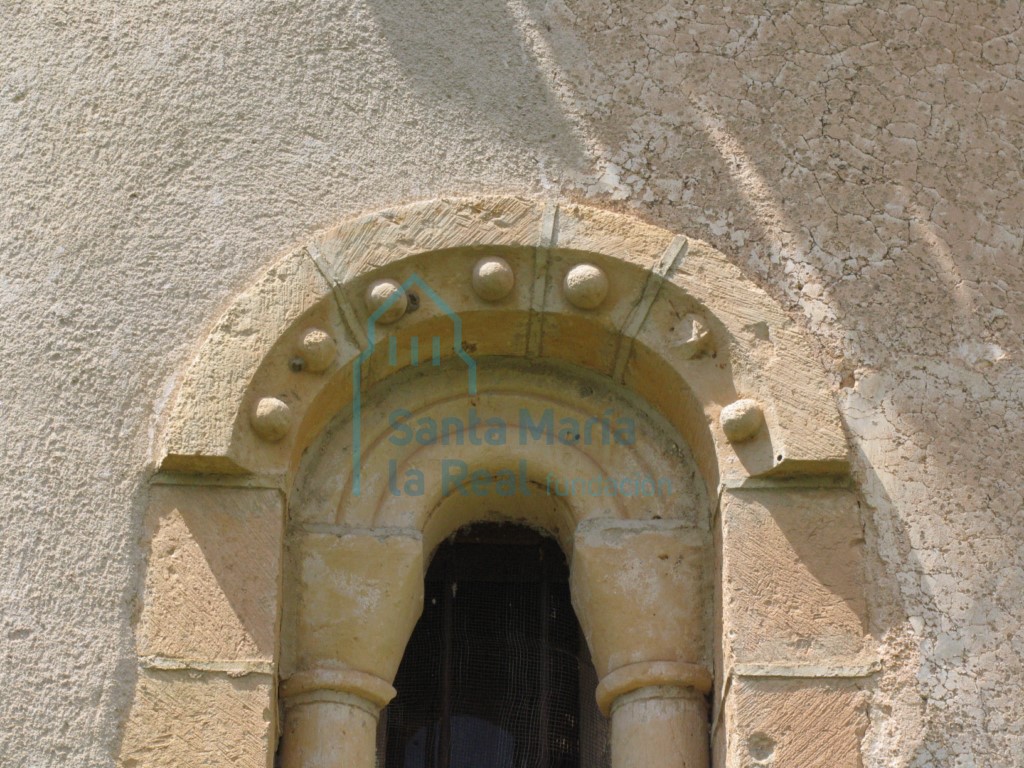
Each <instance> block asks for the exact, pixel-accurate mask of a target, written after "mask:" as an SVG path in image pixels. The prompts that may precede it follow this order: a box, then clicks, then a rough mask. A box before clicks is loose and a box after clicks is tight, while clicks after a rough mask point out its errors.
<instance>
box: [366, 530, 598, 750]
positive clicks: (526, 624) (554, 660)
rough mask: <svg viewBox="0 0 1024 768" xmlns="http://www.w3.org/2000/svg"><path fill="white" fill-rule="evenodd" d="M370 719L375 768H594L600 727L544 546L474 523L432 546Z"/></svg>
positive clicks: (553, 554)
mask: <svg viewBox="0 0 1024 768" xmlns="http://www.w3.org/2000/svg"><path fill="white" fill-rule="evenodd" d="M425 587H426V588H425V599H424V607H423V615H422V617H421V618H420V620H419V623H418V624H417V626H416V629H415V631H414V632H413V635H412V638H411V639H410V641H409V645H408V646H407V649H406V652H405V656H404V658H403V660H402V664H401V667H400V668H399V671H398V676H397V678H396V679H395V688H396V689H397V691H398V695H397V697H396V698H395V699H394V701H392V703H391V704H390V705H388V707H387V709H386V710H385V711H384V712H383V713H382V716H381V719H380V730H379V733H378V764H379V765H381V766H383V768H478V766H492V767H493V768H579V766H587V767H588V768H600V766H604V765H608V763H609V755H608V748H607V744H608V739H607V721H606V720H605V718H604V717H603V716H602V715H601V714H600V712H599V711H598V709H597V705H596V702H595V697H594V692H595V688H596V686H597V675H596V673H595V671H594V666H593V664H592V663H591V661H590V654H589V652H588V651H587V645H586V642H585V640H584V639H583V636H582V633H581V632H580V626H579V622H578V621H577V620H576V615H575V613H574V612H573V609H572V604H571V603H570V598H569V569H568V566H567V565H566V562H565V556H564V555H563V554H562V551H561V549H560V548H559V546H558V544H557V543H556V542H555V541H554V539H551V538H548V537H546V536H543V535H541V534H540V533H537V532H535V531H534V530H532V529H530V528H526V527H523V526H514V525H501V524H477V525H474V526H471V527H468V528H463V529H462V530H460V531H459V532H458V533H456V534H455V535H454V536H453V537H451V538H450V539H449V540H448V541H447V542H445V543H444V544H443V545H441V547H439V548H438V550H437V553H436V555H435V556H434V558H433V561H432V562H431V565H430V569H429V571H428V572H427V576H426V585H425Z"/></svg>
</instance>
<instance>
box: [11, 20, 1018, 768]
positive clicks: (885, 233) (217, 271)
mask: <svg viewBox="0 0 1024 768" xmlns="http://www.w3.org/2000/svg"><path fill="white" fill-rule="evenodd" d="M89 5H90V7H89V8H88V9H85V8H84V7H77V6H76V5H75V4H70V3H68V4H65V5H58V4H54V3H49V2H32V3H29V2H13V1H12V0H6V1H5V2H2V3H0V31H2V35H3V37H2V39H3V41H4V42H3V44H2V45H0V136H2V141H0V167H2V168H3V171H2V173H0V199H2V203H0V215H2V219H0V254H2V265H0V321H2V328H3V331H2V334H0V359H2V360H3V362H4V367H3V372H2V374H0V375H2V380H3V388H2V390H0V408H2V411H0V412H2V414H3V416H2V424H3V440H2V441H0V489H2V499H3V502H2V504H3V527H2V533H0V542H2V547H3V553H2V556H0V652H2V657H0V690H3V691H4V695H3V697H2V699H0V754H3V755H4V757H3V762H4V764H5V765H12V766H51V765H53V766H58V765H60V766H63V765H90V766H92V765H96V766H103V765H111V764H112V763H113V761H114V755H115V754H116V752H117V750H118V748H119V745H120V742H121V739H122V737H123V722H124V718H125V714H126V711H127V707H128V705H129V703H130V701H129V700H130V696H131V691H132V689H133V686H134V683H135V674H136V673H135V667H134V658H133V656H134V642H135V640H134V624H135V621H136V619H137V614H138V610H139V608H138V599H137V596H138V594H139V589H140V584H141V583H142V580H143V578H144V574H143V569H142V564H143V563H142V549H141V546H140V541H141V539H142V513H143V508H144V504H145V481H146V479H147V477H148V473H149V472H150V471H151V469H152V464H151V460H152V457H151V453H152V450H151V448H152V444H153V440H154V431H155V429H156V428H157V427H158V425H159V418H160V414H161V411H162V409H163V408H164V407H165V405H166V399H167V396H168V393H169V391H170V389H171V388H172V387H173V385H174V382H175V377H176V375H178V373H179V372H180V371H181V370H182V368H183V366H184V364H185V363H186V361H187V360H188V358H189V356H190V355H191V354H192V353H193V352H194V350H195V347H196V344H197V342H198V341H199V340H200V339H201V338H202V336H203V334H204V330H205V329H207V328H208V327H209V326H210V324H211V323H212V321H213V320H214V319H215V318H216V316H217V314H218V312H219V311H220V309H221V308H222V307H223V306H224V305H225V304H226V302H228V301H229V300H230V298H231V297H232V296H233V295H234V294H235V293H236V292H238V291H239V290H240V289H241V288H242V287H243V286H245V285H246V284H247V283H248V282H249V281H250V280H251V279H252V278H253V277H254V276H255V275H256V274H257V273H258V271H260V270H261V269H262V268H264V267H265V266H266V265H268V264H269V263H271V261H272V260H273V259H275V258H276V257H277V256H279V255H280V254H281V253H282V252H283V251H284V249H285V248H286V247H287V246H289V245H290V244H293V243H294V242H296V241H297V240H299V239H300V238H302V237H304V236H306V235H307V234H309V233H310V232H312V231H314V230H316V229H319V228H322V227H324V226H327V225H329V224H331V223H333V222H335V221H337V220H338V219H340V218H342V217H343V216H346V215H349V214H353V213H356V212H359V211H364V210H373V209H376V208H381V207H386V206H390V205H393V204H395V203H399V202H404V201H408V200H412V199H417V198H423V197H430V196H439V195H453V194H459V195H466V194H479V193H484V192H511V193H516V194H536V195H546V194H555V193H558V194H564V195H568V196H578V197H585V198H588V199H590V200H592V201H595V202H598V203H601V202H606V203H610V204H614V205H616V206H619V207H621V208H622V209H624V210H628V211H632V212H635V213H636V214H637V215H640V216H643V217H646V218H649V219H650V220H652V221H654V222H656V223H657V224H660V225H662V226H665V227H668V228H670V229H673V230H677V231H682V232H686V233H688V234H692V235H694V236H697V237H701V238H704V239H707V240H709V241H710V242H711V243H712V244H713V245H715V246H716V247H718V248H720V249H721V250H722V251H723V252H725V253H726V254H728V255H729V256H730V258H732V259H734V260H735V261H736V263H737V264H739V265H740V266H741V267H742V268H744V269H745V270H746V271H747V272H748V274H750V275H751V276H752V277H753V278H754V279H755V280H756V281H757V282H759V283H760V284H761V285H763V286H765V288H766V289H767V290H768V291H769V292H770V293H772V294H773V295H774V296H775V297H776V298H778V299H779V300H780V301H782V302H783V303H784V305H785V306H786V307H787V308H788V309H789V310H791V311H792V313H793V315H794V317H795V318H797V319H798V320H799V321H800V322H801V323H802V324H804V325H805V327H807V328H808V329H809V330H810V331H811V332H812V333H813V334H814V338H815V339H816V343H817V345H818V350H819V353H820V356H821V359H822V362H823V364H824V365H825V366H826V367H827V368H828V369H829V370H830V372H831V374H832V376H833V381H834V384H835V387H836V399H837V403H838V404H839V407H840V409H841V411H842V414H843V416H844V418H845V420H846V425H847V427H848V430H849V432H850V435H851V438H852V444H853V447H854V451H855V455H856V466H857V469H856V471H857V475H858V479H859V480H860V481H861V483H862V484H863V485H864V488H865V495H866V502H867V503H866V505H865V508H864V510H863V514H864V522H865V530H866V538H867V548H868V551H869V552H870V553H872V557H873V565H872V569H871V575H870V583H869V585H868V588H867V592H868V593H869V595H870V596H871V597H870V600H871V601H872V603H871V606H870V609H871V615H872V622H873V624H872V629H873V631H874V633H875V634H876V636H877V637H878V638H879V639H880V640H881V642H882V651H883V656H884V657H885V659H886V663H885V665H884V672H883V674H882V675H881V677H880V678H879V682H878V685H877V687H876V689H875V690H873V691H872V692H871V694H870V702H869V705H868V719H869V727H868V731H867V735H866V743H865V750H866V762H867V764H868V765H869V766H963V767H967V766H1010V765H1016V764H1019V763H1018V760H1019V756H1020V755H1021V754H1024V718H1022V717H1021V714H1020V713H1021V711H1022V709H1024V696H1022V694H1021V682H1022V680H1024V634H1022V633H1020V632H1019V627H1020V626H1021V625H1022V624H1024V599H1022V598H1021V595H1022V592H1024V546H1022V543H1024V509H1022V494H1024V487H1022V481H1021V473H1020V466H1021V465H1022V463H1024V443H1022V441H1021V440H1020V437H1019V436H1020V435H1021V434H1024V424H1022V417H1021V415H1020V414H1021V412H1022V410H1024V370H1022V368H1021V363H1020V361H1021V354H1022V352H1024V349H1022V343H1021V335H1022V331H1024V312H1022V308H1024V274H1022V264H1024V261H1022V259H1021V248H1022V243H1024V216H1022V213H1024V187H1022V185H1021V178H1022V167H1021V166H1022V154H1021V150H1022V146H1021V145H1022V143H1024V125H1022V118H1024V82H1022V76H1024V70H1022V61H1021V57H1020V48H1021V45H1022V44H1024V43H1022V40H1021V33H1020V28H1021V22H1022V11H1021V7H1020V4H1019V3H1015V2H1001V3H996V2H983V3H974V2H960V3H938V2H916V3H913V4H909V3H908V4H902V5H900V4H896V3H886V2H864V3H854V2H850V3H819V2H817V0H814V2H810V1H803V2H797V3H773V2H760V3H755V2H745V1H742V0H741V1H740V2H736V3H733V4H730V5H728V7H726V6H724V5H722V4H719V3H698V4H689V3H683V2H665V1H664V0H657V1H655V2H648V1H647V0H635V1H634V2H630V3H614V2H603V1H598V0H568V1H567V2H544V1H542V0H507V1H506V2H495V3H482V2H479V0H463V1H457V0H445V2H440V3H428V2H426V0H417V1H415V2H413V1H412V0H410V2H403V3H395V2H392V0H358V1H357V2H352V3H346V4H329V3H312V2H310V3H284V2H274V3H256V2H251V3H246V2H241V1H240V0H235V1H234V2H231V1H228V2H219V3H209V4H205V7H200V6H199V4H193V3H185V2H166V3H139V4H135V5H134V6H132V7H126V6H122V5H121V4H114V3H109V2H97V3H91V4H89Z"/></svg>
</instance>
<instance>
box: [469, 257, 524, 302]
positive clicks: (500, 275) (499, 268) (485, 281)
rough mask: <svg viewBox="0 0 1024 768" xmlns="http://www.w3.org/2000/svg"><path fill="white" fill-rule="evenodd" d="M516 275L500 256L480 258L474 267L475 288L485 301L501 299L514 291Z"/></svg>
mask: <svg viewBox="0 0 1024 768" xmlns="http://www.w3.org/2000/svg"><path fill="white" fill-rule="evenodd" d="M515 284H516V276H515V274H513V272H512V267H510V266H509V263H508V262H507V261H505V260H504V259H503V258H501V257H500V256H488V257H487V258H485V259H480V261H478V262H477V263H476V266H475V267H473V290H474V291H476V295H477V296H479V297H480V298H481V299H483V300H484V301H500V300H501V299H504V298H505V297H506V296H508V295H509V294H510V293H511V292H512V288H513V287H514V286H515Z"/></svg>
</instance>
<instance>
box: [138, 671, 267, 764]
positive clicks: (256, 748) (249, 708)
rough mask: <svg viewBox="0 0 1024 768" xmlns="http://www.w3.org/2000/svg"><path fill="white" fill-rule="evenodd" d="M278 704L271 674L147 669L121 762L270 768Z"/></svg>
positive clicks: (139, 688) (143, 676)
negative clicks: (232, 674)
mask: <svg viewBox="0 0 1024 768" xmlns="http://www.w3.org/2000/svg"><path fill="white" fill-rule="evenodd" d="M276 711H277V705H276V702H275V701H274V686H273V680H272V678H271V677H270V676H269V675H260V674H251V675H244V676H241V677H232V676H229V675H227V674H224V673H222V672H195V671H151V670H143V671H141V672H140V674H139V678H138V680H137V682H136V686H135V699H134V702H133V703H132V710H131V715H130V717H129V720H128V725H127V728H126V731H125V735H124V741H123V743H122V746H121V757H120V760H119V764H120V765H121V766H123V767H124V768H180V767H181V766H186V765H195V766H199V765H201V766H208V767H209V768H215V767H216V766H225V767H227V766H230V767H231V768H269V766H271V765H272V764H273V754H274V747H273V744H272V743H271V742H272V738H273V732H274V717H275V713H276Z"/></svg>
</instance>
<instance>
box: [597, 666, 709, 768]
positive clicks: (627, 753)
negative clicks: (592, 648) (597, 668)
mask: <svg viewBox="0 0 1024 768" xmlns="http://www.w3.org/2000/svg"><path fill="white" fill-rule="evenodd" d="M710 690H711V675H710V674H709V673H708V672H707V670H705V669H704V668H703V667H701V666H699V665H696V664H687V663H684V662H657V661H656V662H646V663H639V664H630V665H628V666H625V667H620V668H619V669H617V670H615V671H614V672H611V673H610V674H608V675H606V676H605V678H604V679H603V680H602V681H601V684H600V685H599V686H598V689H597V702H598V706H599V707H600V708H601V711H602V712H604V713H605V714H606V715H607V714H610V715H611V719H612V729H611V737H612V768H707V766H708V763H709V751H710V742H709V734H708V709H707V701H706V698H705V697H706V695H707V694H708V692H709V691H710Z"/></svg>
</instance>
